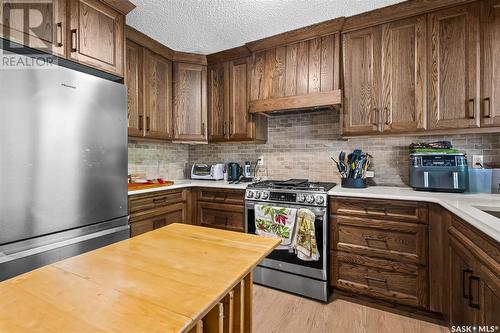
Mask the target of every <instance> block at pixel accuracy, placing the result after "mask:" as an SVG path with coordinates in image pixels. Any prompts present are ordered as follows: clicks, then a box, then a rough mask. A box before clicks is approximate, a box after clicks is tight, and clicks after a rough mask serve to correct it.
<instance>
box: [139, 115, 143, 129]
mask: <svg viewBox="0 0 500 333" xmlns="http://www.w3.org/2000/svg"><path fill="white" fill-rule="evenodd" d="M143 120H144V118H143V117H142V116H139V131H142V129H143V128H144V126H143Z"/></svg>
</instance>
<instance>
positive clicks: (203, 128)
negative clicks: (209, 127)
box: [201, 122, 205, 136]
mask: <svg viewBox="0 0 500 333" xmlns="http://www.w3.org/2000/svg"><path fill="white" fill-rule="evenodd" d="M201 135H202V136H205V122H202V123H201Z"/></svg>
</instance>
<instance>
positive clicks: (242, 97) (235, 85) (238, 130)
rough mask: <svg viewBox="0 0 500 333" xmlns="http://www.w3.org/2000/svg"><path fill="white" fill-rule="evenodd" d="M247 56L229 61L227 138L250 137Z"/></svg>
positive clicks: (239, 138) (240, 138) (241, 138)
mask: <svg viewBox="0 0 500 333" xmlns="http://www.w3.org/2000/svg"><path fill="white" fill-rule="evenodd" d="M248 67H249V65H248V58H244V59H241V60H237V61H231V62H230V63H229V84H230V88H229V139H231V140H244V139H248V138H252V122H251V119H250V117H251V115H250V114H249V112H248V83H249V77H248Z"/></svg>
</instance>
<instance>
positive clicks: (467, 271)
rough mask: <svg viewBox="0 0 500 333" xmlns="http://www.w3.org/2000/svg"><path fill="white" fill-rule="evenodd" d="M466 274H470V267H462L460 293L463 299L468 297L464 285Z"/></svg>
mask: <svg viewBox="0 0 500 333" xmlns="http://www.w3.org/2000/svg"><path fill="white" fill-rule="evenodd" d="M467 274H472V270H471V269H462V294H463V296H464V298H465V299H468V298H469V294H468V293H467V288H466V287H465V281H467V278H466V275H467ZM468 290H469V293H470V281H469V288H468Z"/></svg>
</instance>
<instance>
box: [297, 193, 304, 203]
mask: <svg viewBox="0 0 500 333" xmlns="http://www.w3.org/2000/svg"><path fill="white" fill-rule="evenodd" d="M297 201H298V202H304V201H306V197H305V196H304V195H303V194H297Z"/></svg>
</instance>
